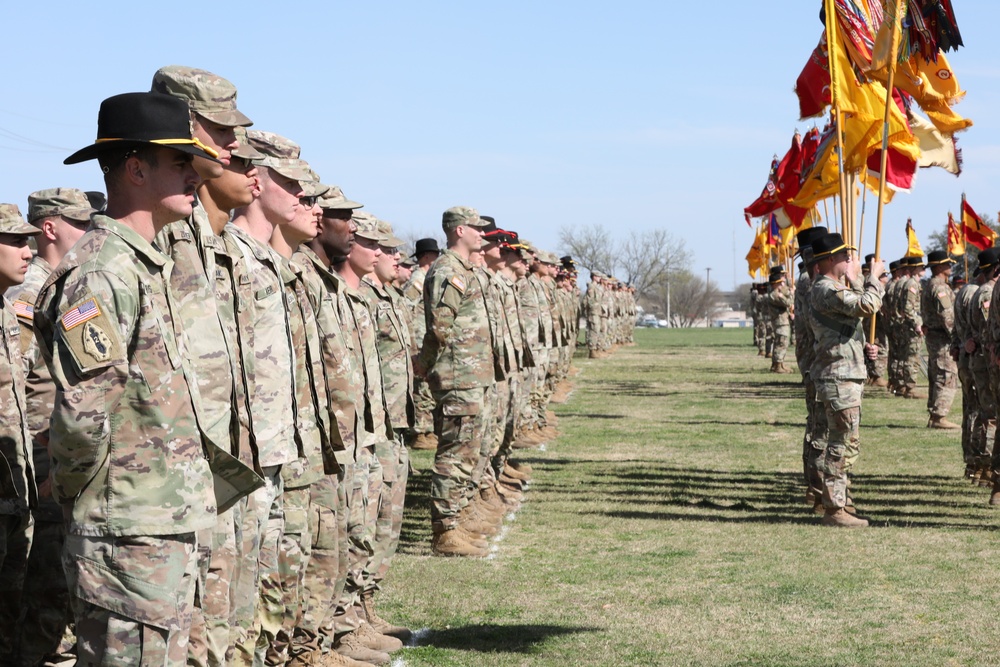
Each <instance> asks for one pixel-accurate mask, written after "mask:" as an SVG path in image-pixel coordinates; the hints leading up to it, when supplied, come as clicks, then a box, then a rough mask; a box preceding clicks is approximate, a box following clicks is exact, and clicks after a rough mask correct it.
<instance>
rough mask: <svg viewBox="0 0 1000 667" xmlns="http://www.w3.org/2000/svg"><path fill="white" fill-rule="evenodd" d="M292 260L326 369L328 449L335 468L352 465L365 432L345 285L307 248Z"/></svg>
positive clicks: (360, 380) (361, 387)
mask: <svg viewBox="0 0 1000 667" xmlns="http://www.w3.org/2000/svg"><path fill="white" fill-rule="evenodd" d="M292 259H293V260H294V261H295V263H296V264H298V265H299V266H300V267H302V278H303V280H304V281H305V285H306V293H307V297H308V299H309V303H310V305H311V306H312V309H313V312H314V313H315V314H316V326H317V327H318V329H319V336H320V350H321V352H322V355H323V365H324V366H325V367H326V373H325V377H326V394H327V399H328V400H329V408H328V409H329V410H330V423H331V431H330V435H331V438H330V442H331V446H332V447H333V450H334V455H335V458H336V460H337V463H339V464H341V465H345V464H348V463H353V462H354V461H355V459H356V456H357V452H356V446H357V440H356V434H357V433H359V432H363V431H364V430H365V424H364V414H365V410H364V404H363V401H364V391H365V379H364V376H363V375H362V373H361V366H360V364H359V363H358V361H357V359H356V358H355V357H356V353H355V349H354V348H355V343H354V338H353V337H352V336H350V335H348V333H347V331H346V329H345V322H348V321H350V318H351V315H350V314H349V310H350V304H348V303H347V297H346V296H345V295H344V289H345V287H346V284H345V283H344V282H343V279H342V278H341V277H340V276H338V275H337V274H336V273H334V272H333V271H331V270H330V269H329V268H328V267H327V266H326V265H325V264H323V262H322V260H320V258H319V257H318V256H317V255H316V253H314V252H313V251H312V250H311V249H309V248H308V247H306V246H302V247H300V248H299V249H298V251H296V253H295V255H293V257H292ZM359 403H360V409H359ZM334 424H335V425H336V427H334V426H333V425H334Z"/></svg>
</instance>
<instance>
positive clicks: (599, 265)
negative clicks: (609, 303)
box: [559, 224, 722, 327]
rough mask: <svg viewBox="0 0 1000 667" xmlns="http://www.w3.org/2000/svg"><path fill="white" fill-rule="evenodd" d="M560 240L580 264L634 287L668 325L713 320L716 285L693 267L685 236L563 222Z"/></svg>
mask: <svg viewBox="0 0 1000 667" xmlns="http://www.w3.org/2000/svg"><path fill="white" fill-rule="evenodd" d="M559 242H560V245H561V247H562V251H563V252H564V253H565V254H568V255H572V257H573V259H574V260H575V261H576V263H577V265H578V266H582V267H584V268H586V269H587V270H588V271H599V272H601V273H605V274H608V275H611V276H614V277H615V278H617V279H618V280H621V281H622V282H625V283H627V284H629V285H632V286H633V287H635V292H636V297H637V299H638V303H639V305H640V306H642V308H643V309H644V310H645V311H646V312H647V313H652V314H654V315H656V317H657V319H668V320H669V322H670V326H672V327H691V326H693V325H695V324H696V323H701V322H705V321H707V320H711V318H712V316H713V315H714V314H715V313H716V312H718V310H719V302H720V301H721V299H722V293H721V292H720V291H719V288H718V285H717V284H716V283H715V281H713V280H711V279H710V278H708V276H706V277H701V276H700V275H698V274H696V273H695V272H694V270H693V269H692V257H691V252H690V251H689V250H688V249H687V246H686V244H685V243H684V239H681V238H678V237H676V236H674V235H673V234H671V233H670V232H669V231H667V230H665V229H650V230H645V231H641V232H639V231H632V232H629V234H628V236H626V237H620V236H619V235H618V234H617V233H613V232H612V231H611V230H609V229H607V228H606V227H604V226H603V225H597V224H595V225H584V226H574V227H562V228H561V229H560V230H559Z"/></svg>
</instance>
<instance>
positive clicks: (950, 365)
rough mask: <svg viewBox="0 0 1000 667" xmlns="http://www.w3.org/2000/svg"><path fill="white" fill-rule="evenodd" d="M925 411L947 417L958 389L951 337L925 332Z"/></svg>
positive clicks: (936, 415) (956, 367)
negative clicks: (926, 386) (926, 387)
mask: <svg viewBox="0 0 1000 667" xmlns="http://www.w3.org/2000/svg"><path fill="white" fill-rule="evenodd" d="M927 378H928V389H929V391H928V392H927V411H928V412H930V414H931V416H932V417H947V416H948V413H949V412H951V404H952V403H953V402H954V401H955V392H956V391H957V389H958V364H956V363H955V360H954V359H952V358H951V337H950V336H948V335H947V334H945V333H937V332H934V331H929V332H928V333H927Z"/></svg>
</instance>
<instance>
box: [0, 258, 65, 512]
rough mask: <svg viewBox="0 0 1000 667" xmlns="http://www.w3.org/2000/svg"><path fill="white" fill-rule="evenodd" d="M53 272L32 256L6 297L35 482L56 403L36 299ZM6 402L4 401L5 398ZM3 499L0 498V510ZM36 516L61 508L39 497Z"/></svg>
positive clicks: (43, 472)
mask: <svg viewBox="0 0 1000 667" xmlns="http://www.w3.org/2000/svg"><path fill="white" fill-rule="evenodd" d="M51 273H52V267H51V266H49V263H48V262H46V261H45V260H44V259H42V258H41V257H38V256H35V257H34V259H32V260H31V264H29V265H28V274H27V275H26V276H25V277H24V282H23V283H21V284H20V285H15V286H13V287H11V288H10V289H9V290H7V294H6V295H5V298H6V300H7V301H9V302H10V303H11V304H12V305H13V307H14V311H15V313H16V314H17V320H18V323H19V325H20V328H21V357H22V359H23V361H24V372H25V379H26V381H25V405H26V407H27V412H26V420H27V425H28V433H29V434H30V435H31V458H32V463H33V464H34V473H35V475H34V482H35V484H36V485H39V484H41V483H42V482H44V481H45V480H46V479H47V478H48V476H49V467H50V466H49V448H48V442H49V419H50V418H51V417H52V410H53V408H54V407H55V406H54V403H55V396H56V387H55V385H54V384H53V383H52V375H51V374H50V373H49V367H48V366H47V365H46V364H45V360H44V359H42V356H41V353H40V352H39V350H38V341H36V340H35V322H34V313H35V302H36V301H37V299H38V292H39V290H41V289H42V285H43V284H45V281H46V280H47V279H48V277H49V274H51ZM4 404H6V401H5V402H4ZM2 505H3V501H0V512H2ZM32 514H33V515H34V516H35V518H36V519H41V520H43V521H57V522H61V521H62V518H63V516H62V508H61V507H60V506H59V503H57V502H55V501H54V500H52V498H51V496H49V497H47V498H43V497H40V498H39V499H38V507H37V508H35V509H34V510H33V511H32Z"/></svg>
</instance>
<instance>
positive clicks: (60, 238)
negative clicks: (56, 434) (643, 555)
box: [5, 188, 96, 665]
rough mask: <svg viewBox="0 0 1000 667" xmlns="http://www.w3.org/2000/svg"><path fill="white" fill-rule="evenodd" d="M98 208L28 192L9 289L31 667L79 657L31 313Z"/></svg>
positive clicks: (25, 655)
mask: <svg viewBox="0 0 1000 667" xmlns="http://www.w3.org/2000/svg"><path fill="white" fill-rule="evenodd" d="M93 213H96V211H95V210H94V209H93V208H91V206H90V202H89V201H88V200H87V196H86V195H85V194H84V193H83V192H81V191H80V190H74V189H72V188H53V189H50V190H40V191H38V192H33V193H32V194H31V195H30V196H29V197H28V222H29V224H31V225H33V226H34V227H36V228H37V229H38V230H39V233H38V234H37V235H36V237H35V244H36V246H37V248H38V254H37V255H36V256H35V257H34V258H33V259H32V260H31V264H30V266H29V267H28V273H27V275H26V276H25V279H24V282H23V283H21V284H20V285H17V286H15V287H12V288H10V289H9V290H7V294H6V300H7V301H8V302H10V303H12V304H13V307H14V311H15V312H16V314H17V319H18V323H19V324H20V328H21V354H22V355H23V358H24V367H25V370H26V372H27V382H26V390H25V397H26V401H27V422H28V431H29V432H30V434H31V444H32V459H33V462H34V471H35V483H36V485H37V487H38V506H37V507H36V508H34V509H33V510H32V512H31V514H32V518H33V520H34V537H33V547H32V549H31V552H30V554H29V556H28V563H27V571H26V575H25V581H24V597H23V601H22V609H23V614H22V617H21V619H20V624H19V626H18V630H17V636H18V637H19V646H18V648H19V651H20V655H19V656H16V658H15V659H16V661H17V664H24V665H34V664H36V663H37V662H38V661H39V660H41V659H43V658H45V659H46V661H48V662H50V663H56V662H62V663H67V664H71V663H73V662H74V661H75V656H74V653H73V648H74V645H75V643H76V640H75V639H74V637H73V633H72V630H71V628H70V624H71V623H72V622H73V618H72V614H73V612H72V609H71V607H70V599H69V591H68V590H67V589H66V576H65V574H64V573H63V568H62V555H61V554H62V546H63V542H64V537H65V534H66V531H65V527H64V525H63V516H62V508H61V507H60V506H59V505H58V503H56V502H55V500H53V499H52V493H51V491H50V490H49V484H48V482H47V480H48V477H49V451H48V440H49V417H51V415H52V410H53V408H54V400H55V385H54V384H53V383H52V376H51V375H50V374H49V369H48V367H47V366H46V365H45V362H44V361H43V360H42V358H41V355H40V354H39V351H38V343H37V341H36V340H35V335H34V331H35V328H34V312H35V301H36V299H37V298H38V292H39V290H40V289H41V288H42V285H43V284H44V283H45V281H46V280H47V279H48V277H49V275H50V274H51V273H52V268H53V267H55V266H58V265H59V262H61V261H62V258H63V257H64V256H65V255H66V253H67V252H69V250H70V248H72V247H73V245H74V244H75V243H76V242H77V241H79V240H80V238H81V237H82V236H83V234H84V232H85V231H86V230H87V228H88V227H89V226H90V216H91V215H92V214H93ZM15 599H16V598H15ZM5 627H8V626H5Z"/></svg>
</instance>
